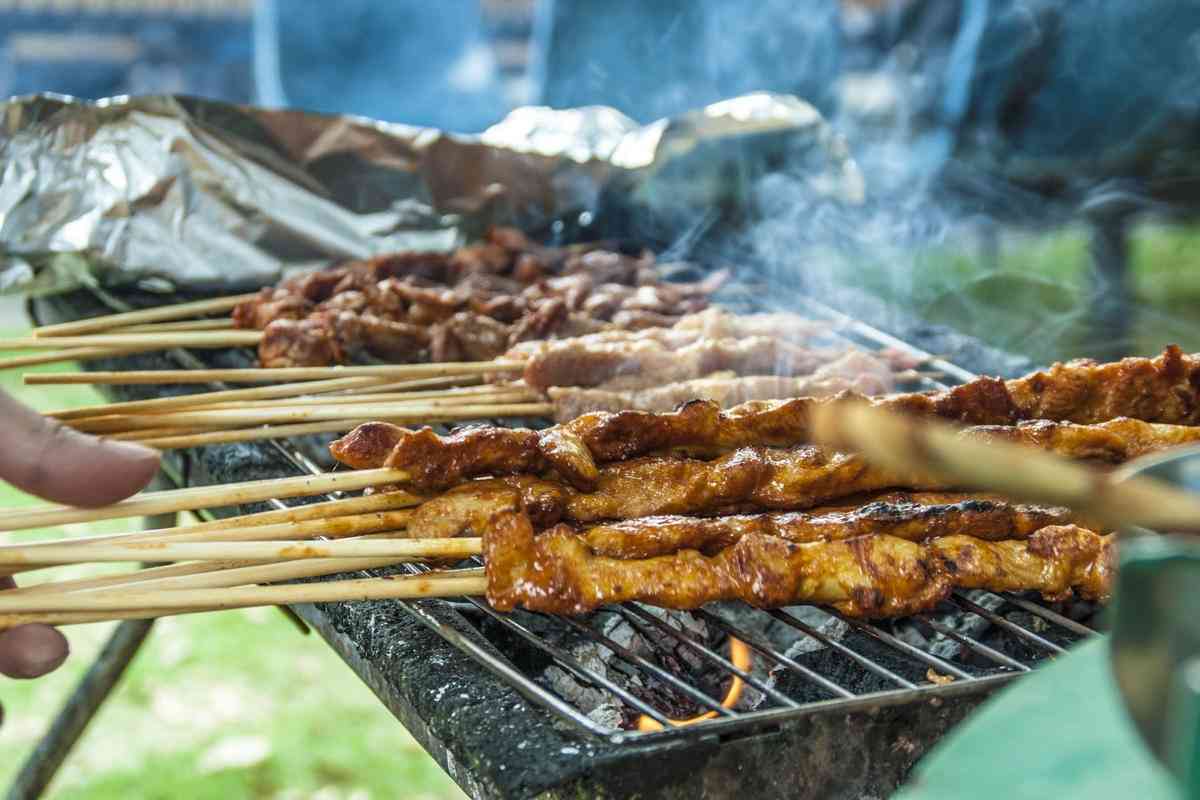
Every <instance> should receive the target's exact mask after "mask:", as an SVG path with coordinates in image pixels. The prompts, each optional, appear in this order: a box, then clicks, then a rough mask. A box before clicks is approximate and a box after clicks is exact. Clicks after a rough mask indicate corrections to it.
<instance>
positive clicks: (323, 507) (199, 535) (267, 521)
mask: <svg viewBox="0 0 1200 800" xmlns="http://www.w3.org/2000/svg"><path fill="white" fill-rule="evenodd" d="M419 500H420V498H416V499H415V500H414V498H413V496H412V495H410V494H407V493H405V492H380V493H379V494H372V495H364V496H362V497H347V498H344V499H341V500H326V501H323V502H320V503H307V504H305V505H299V506H292V507H290V508H284V509H278V510H272V511H259V512H257V513H255V514H241V515H239V516H235V517H226V518H224V519H216V520H212V521H210V522H197V523H195V524H192V525H177V526H174V527H171V528H155V529H152V530H138V531H131V532H128V533H105V534H98V535H95V536H81V537H77V538H74V539H71V540H70V541H71V543H72V544H77V545H80V546H85V545H89V544H99V543H101V542H135V541H151V540H155V539H158V540H171V541H191V540H209V541H218V540H224V541H240V540H253V539H263V540H266V539H271V538H279V539H286V538H289V537H288V536H287V535H280V536H274V535H273V533H272V532H273V531H287V532H289V533H292V534H293V536H292V537H291V538H303V537H304V536H306V535H322V536H336V535H337V533H336V531H338V530H340V529H341V527H342V526H344V525H350V526H353V525H355V524H357V523H356V522H354V521H353V520H356V519H357V518H360V517H361V518H365V517H367V516H368V515H369V516H374V517H379V516H385V515H388V514H393V513H394V514H397V515H399V514H403V515H404V517H405V518H404V521H403V523H402V522H401V521H400V520H399V518H398V517H387V519H388V520H389V523H388V524H389V525H390V524H392V523H393V522H394V524H395V527H396V528H400V527H403V524H406V523H407V516H408V514H409V513H410V512H409V511H407V510H405V509H407V508H409V507H411V506H413V505H415V504H416V502H419ZM310 524H311V525H315V526H317V529H316V530H315V531H314V529H313V528H312V527H310ZM289 525H290V526H296V527H292V528H288V527H279V528H276V526H289ZM321 526H324V527H321ZM250 530H254V531H261V533H257V534H255V535H249V533H247V535H245V536H242V535H241V532H243V531H247V532H248V531H250ZM357 532H359V533H361V532H363V531H362V530H359V531H357ZM226 536H228V537H229V538H227V539H223V537H226ZM61 543H62V540H61V539H53V540H51V541H49V542H45V544H61ZM41 544H43V543H42V542H31V543H24V544H22V545H21V546H24V547H36V546H38V545H41Z"/></svg>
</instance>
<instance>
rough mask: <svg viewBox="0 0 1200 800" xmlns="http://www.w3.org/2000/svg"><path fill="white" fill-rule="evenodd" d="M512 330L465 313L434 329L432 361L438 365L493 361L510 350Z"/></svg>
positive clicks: (432, 335)
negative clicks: (510, 331) (449, 362)
mask: <svg viewBox="0 0 1200 800" xmlns="http://www.w3.org/2000/svg"><path fill="white" fill-rule="evenodd" d="M508 337H509V326H508V325H505V324H504V323H502V322H497V321H496V320H494V319H490V318H488V317H485V316H481V315H479V314H473V313H471V312H467V311H463V312H459V313H457V314H455V315H454V316H452V317H450V318H449V319H447V320H445V321H443V322H439V323H438V324H436V325H434V326H433V328H432V330H431V333H430V339H431V357H432V360H433V361H435V362H447V361H491V360H492V359H494V358H497V357H498V356H501V355H503V354H504V351H505V350H506V349H508Z"/></svg>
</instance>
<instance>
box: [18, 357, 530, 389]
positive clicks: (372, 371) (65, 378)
mask: <svg viewBox="0 0 1200 800" xmlns="http://www.w3.org/2000/svg"><path fill="white" fill-rule="evenodd" d="M524 369H525V362H523V361H463V362H450V361H447V362H443V363H438V364H372V365H367V366H351V367H244V368H240V369H178V370H175V369H163V370H141V371H138V370H130V371H127V372H46V373H36V374H32V375H26V376H25V383H26V384H28V385H30V386H45V385H50V384H88V385H125V386H128V385H135V384H137V385H143V384H163V383H180V384H182V383H213V382H217V381H221V382H225V383H284V382H290V381H316V380H328V379H330V378H352V377H361V376H364V375H373V376H379V377H383V378H390V379H391V380H402V379H405V378H448V377H451V376H458V375H482V374H485V373H493V372H494V373H512V372H520V371H522V370H524Z"/></svg>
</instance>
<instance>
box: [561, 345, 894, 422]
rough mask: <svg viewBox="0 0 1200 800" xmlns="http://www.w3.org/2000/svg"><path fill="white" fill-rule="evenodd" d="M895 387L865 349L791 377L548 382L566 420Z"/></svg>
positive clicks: (726, 375) (888, 372)
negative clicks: (630, 385) (628, 383)
mask: <svg viewBox="0 0 1200 800" xmlns="http://www.w3.org/2000/svg"><path fill="white" fill-rule="evenodd" d="M892 388H893V380H892V371H891V368H890V367H889V366H888V365H887V364H885V363H883V362H882V361H879V360H878V359H876V358H874V357H873V356H871V355H869V354H867V353H861V352H858V351H851V352H849V353H847V354H846V355H845V356H843V357H842V358H840V359H838V360H837V361H835V362H832V363H830V364H826V365H825V366H823V367H819V368H818V369H817V370H816V372H814V373H813V374H812V375H805V376H802V377H799V378H789V377H783V376H775V375H750V376H743V377H738V376H736V375H733V374H730V373H724V374H722V373H718V374H716V375H712V376H709V377H707V378H699V379H697V380H691V381H679V382H676V383H667V384H664V385H662V386H658V387H655V388H650V389H636V390H627V391H621V390H617V389H610V388H608V387H606V386H597V387H595V388H581V387H578V386H565V387H558V386H552V387H550V389H548V390H547V394H548V395H549V397H550V400H551V402H553V403H554V418H555V419H556V420H557V421H559V422H568V421H570V420H573V419H575V418H576V417H580V416H583V415H584V414H590V413H595V412H598V411H606V412H612V413H615V412H619V411H624V410H636V411H658V412H667V411H671V410H673V409H676V408H678V407H679V406H681V405H683V404H685V403H688V402H691V401H692V400H711V401H713V402H715V403H717V405H719V406H720V407H721V408H723V409H729V408H734V407H735V406H738V405H741V404H743V403H748V402H751V401H756V400H779V399H784V398H788V397H813V398H820V397H832V396H835V395H838V394H840V393H842V392H854V393H858V394H864V395H876V394H883V393H885V392H888V391H891V389H892Z"/></svg>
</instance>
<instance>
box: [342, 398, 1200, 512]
mask: <svg viewBox="0 0 1200 800" xmlns="http://www.w3.org/2000/svg"><path fill="white" fill-rule="evenodd" d="M814 402H823V401H820V400H809V399H802V400H790V401H787V402H785V403H782V404H774V405H771V406H769V407H768V410H767V411H765V412H762V411H757V410H753V409H751V408H748V406H739V407H738V408H735V409H733V410H732V411H730V412H722V411H721V410H720V408H719V407H718V406H717V404H716V403H714V402H712V401H696V402H693V403H689V404H687V405H686V406H684V407H683V408H682V409H680V410H679V411H677V412H673V413H671V414H652V413H647V412H638V411H626V412H620V413H618V414H591V415H588V416H585V417H580V418H578V419H576V420H574V421H573V422H570V423H567V424H564V425H555V426H553V427H551V428H547V429H545V430H542V431H531V430H528V429H521V428H499V427H493V426H480V427H474V428H462V429H460V430H457V431H455V432H454V433H452V434H450V435H447V436H439V435H438V434H436V433H434V431H433V430H431V429H429V428H422V429H420V430H410V429H407V428H401V427H399V426H397V425H393V424H391V423H387V422H368V423H364V424H363V425H360V426H358V427H357V428H355V429H354V430H352V431H351V432H350V433H348V434H346V435H345V436H343V437H342V438H340V439H338V440H336V441H335V442H333V444H331V445H330V451H331V452H332V454H333V456H334V458H336V459H337V460H338V461H339V462H341V463H342V464H345V465H346V466H349V467H353V468H355V469H372V468H375V467H382V466H388V467H391V468H394V469H402V470H405V471H407V472H408V473H409V475H410V480H411V482H412V485H413V486H414V487H416V488H418V489H421V490H436V489H442V488H446V487H449V486H453V485H455V484H457V483H460V482H462V481H464V480H467V479H470V478H476V477H480V476H485V475H511V474H517V473H532V474H547V473H554V474H557V475H558V476H559V477H560V478H562V479H563V480H564V481H566V482H567V483H569V484H570V485H571V486H573V487H575V488H578V489H581V490H584V491H588V490H590V489H592V488H594V486H595V482H594V476H595V475H596V471H595V470H596V466H597V465H599V464H609V463H613V462H619V461H622V460H628V459H629V458H636V457H639V456H644V455H646V454H648V453H667V452H672V453H678V454H690V455H693V456H707V457H712V456H716V455H721V454H723V453H724V454H728V453H729V452H730V451H736V450H738V449H739V448H742V447H745V446H747V445H763V446H768V447H788V446H797V443H802V442H803V441H804V440H805V438H806V436H805V433H806V430H807V429H806V427H805V424H804V422H805V421H806V420H807V409H808V408H809V407H811V405H812V403H814ZM751 405H755V404H751ZM656 426H658V427H656ZM962 435H964V436H971V437H977V438H982V439H985V440H991V441H1008V442H1013V443H1017V444H1027V445H1031V446H1034V447H1040V448H1042V449H1044V450H1049V451H1051V452H1054V453H1057V454H1059V455H1063V456H1067V457H1070V458H1076V459H1086V460H1093V461H1100V462H1106V463H1121V462H1124V461H1128V460H1129V459H1132V458H1136V457H1138V456H1141V455H1145V454H1147V453H1153V452H1157V451H1159V450H1163V449H1166V448H1167V447H1173V446H1176V445H1180V444H1187V443H1191V442H1198V441H1200V428H1197V427H1190V426H1182V425H1163V424H1157V423H1148V422H1142V421H1141V420H1134V419H1115V420H1111V421H1109V422H1103V423H1099V424H1095V425H1079V424H1075V423H1070V422H1052V421H1049V420H1035V421H1031V422H1021V423H1018V424H1016V425H1011V426H1010V425H980V426H975V427H973V428H968V429H966V430H965V431H964V432H963V434H962ZM639 437H640V438H639Z"/></svg>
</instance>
